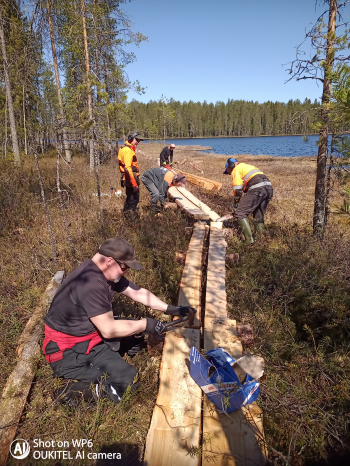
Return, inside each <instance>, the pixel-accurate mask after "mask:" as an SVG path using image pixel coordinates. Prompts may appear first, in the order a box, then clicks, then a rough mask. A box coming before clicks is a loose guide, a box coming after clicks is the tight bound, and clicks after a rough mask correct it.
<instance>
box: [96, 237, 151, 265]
mask: <svg viewBox="0 0 350 466" xmlns="http://www.w3.org/2000/svg"><path fill="white" fill-rule="evenodd" d="M98 252H99V253H100V254H102V255H103V256H107V257H113V259H114V260H117V261H121V262H124V263H125V264H126V265H128V266H129V267H130V268H131V269H134V270H141V269H143V267H142V265H141V264H140V262H139V261H137V260H136V259H135V251H134V248H133V247H132V246H131V244H130V243H128V242H127V241H125V239H121V238H117V237H114V238H109V239H106V241H104V242H103V243H102V244H101V246H100V249H99V250H98Z"/></svg>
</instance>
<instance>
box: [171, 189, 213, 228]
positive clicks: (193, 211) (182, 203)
mask: <svg viewBox="0 0 350 466" xmlns="http://www.w3.org/2000/svg"><path fill="white" fill-rule="evenodd" d="M168 196H169V197H170V198H173V199H174V200H175V202H176V204H177V205H178V206H179V207H180V208H181V209H183V210H184V211H185V212H186V213H187V215H188V216H189V217H192V218H194V219H195V220H209V215H208V214H206V213H205V212H203V210H201V209H199V208H198V207H197V206H196V205H194V204H193V203H192V202H191V201H189V200H188V199H187V198H186V197H185V196H183V195H182V194H181V193H180V191H179V190H178V189H177V188H175V187H174V186H172V187H171V188H169V190H168Z"/></svg>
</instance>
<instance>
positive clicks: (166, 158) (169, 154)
mask: <svg viewBox="0 0 350 466" xmlns="http://www.w3.org/2000/svg"><path fill="white" fill-rule="evenodd" d="M174 149H175V144H170V146H169V147H168V146H166V147H164V149H163V150H162V152H161V153H160V156H159V157H160V166H161V167H165V165H170V167H172V166H173V156H174Z"/></svg>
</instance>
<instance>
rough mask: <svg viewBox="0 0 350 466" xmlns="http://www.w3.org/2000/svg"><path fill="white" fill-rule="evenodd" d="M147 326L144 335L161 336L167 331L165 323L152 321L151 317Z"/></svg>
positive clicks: (148, 318)
mask: <svg viewBox="0 0 350 466" xmlns="http://www.w3.org/2000/svg"><path fill="white" fill-rule="evenodd" d="M146 320H147V325H146V329H145V331H144V332H143V333H148V334H149V335H156V336H159V335H161V334H162V333H163V332H164V330H165V325H164V324H163V322H161V321H160V320H157V319H151V318H150V317H146Z"/></svg>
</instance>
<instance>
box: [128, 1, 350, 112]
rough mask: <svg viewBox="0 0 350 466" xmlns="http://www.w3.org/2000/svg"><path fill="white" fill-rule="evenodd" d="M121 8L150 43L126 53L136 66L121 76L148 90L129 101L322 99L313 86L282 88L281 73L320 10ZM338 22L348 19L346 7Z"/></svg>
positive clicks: (198, 5) (199, 4) (218, 5)
mask: <svg viewBox="0 0 350 466" xmlns="http://www.w3.org/2000/svg"><path fill="white" fill-rule="evenodd" d="M122 9H123V10H124V11H125V12H126V13H127V14H128V15H129V17H130V19H131V21H132V28H133V30H134V31H138V32H142V33H143V34H144V35H146V36H147V37H148V41H147V42H142V43H141V44H140V46H139V47H134V46H129V48H128V50H129V51H133V52H134V53H135V55H136V57H137V60H136V62H134V63H132V64H130V65H128V66H127V68H126V72H127V73H128V75H129V78H130V80H131V81H134V80H136V79H138V80H139V81H140V83H141V85H142V86H144V87H146V93H145V94H144V95H142V96H140V95H138V94H136V93H134V92H129V100H131V99H133V98H135V99H136V100H139V101H142V102H148V101H150V100H157V99H159V98H160V97H161V95H162V94H163V95H164V96H166V97H167V98H170V97H172V98H174V99H175V100H180V101H181V102H182V101H189V100H193V101H195V102H197V101H200V102H203V101H204V100H206V101H207V102H214V103H215V102H216V101H224V102H226V101H227V100H228V99H237V100H240V99H243V100H253V101H258V102H266V101H267V100H272V101H280V102H287V101H288V100H289V99H300V100H304V99H305V98H306V97H307V98H310V99H311V100H314V99H315V98H317V99H318V98H320V96H321V93H322V88H321V86H319V87H317V84H316V81H314V80H304V81H301V82H289V83H287V84H285V83H284V82H285V80H286V79H287V77H288V73H287V72H286V71H285V67H283V66H282V65H283V64H286V63H288V62H290V61H291V60H293V58H294V57H295V48H296V46H297V45H299V43H301V42H302V40H303V39H304V37H305V30H306V29H309V28H310V27H311V26H312V24H311V23H312V22H315V21H316V19H317V16H318V14H320V13H322V12H323V11H324V10H325V7H324V6H323V7H322V8H321V7H317V8H316V10H315V0H172V1H169V0H133V1H131V2H130V3H126V4H125V5H122ZM344 19H347V20H349V19H350V9H349V8H348V9H347V11H346V12H345V16H344ZM308 53H312V52H310V51H308ZM314 53H315V52H313V54H312V55H311V56H313V55H314Z"/></svg>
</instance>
